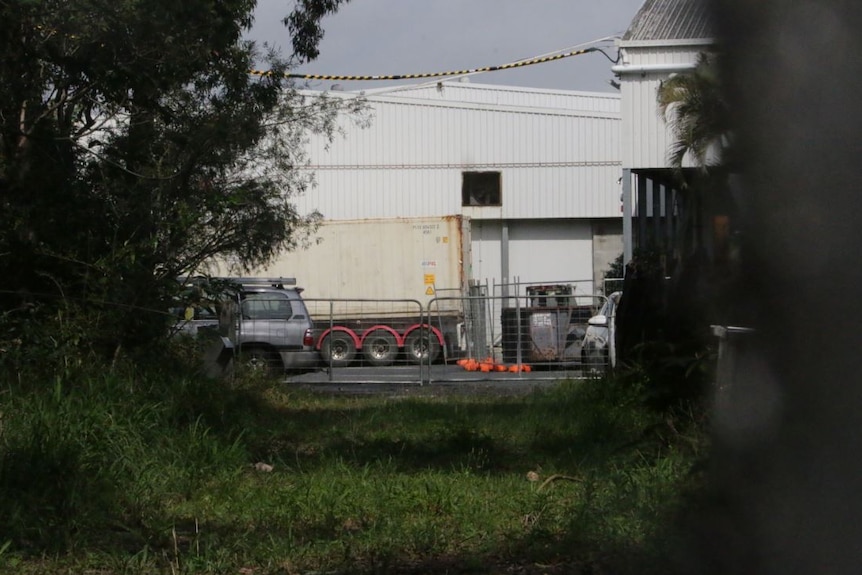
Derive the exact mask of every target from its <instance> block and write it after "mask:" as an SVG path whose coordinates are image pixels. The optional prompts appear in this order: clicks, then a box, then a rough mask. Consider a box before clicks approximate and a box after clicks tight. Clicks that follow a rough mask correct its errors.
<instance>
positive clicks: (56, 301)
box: [0, 0, 348, 351]
mask: <svg viewBox="0 0 862 575" xmlns="http://www.w3.org/2000/svg"><path fill="white" fill-rule="evenodd" d="M346 1H348V0H303V1H301V2H298V3H297V4H296V6H295V8H294V11H293V13H292V14H290V15H289V16H288V17H286V18H285V24H286V25H287V26H288V28H289V29H290V31H291V32H292V33H293V46H294V53H293V54H292V55H291V56H290V57H289V58H287V59H283V58H279V57H278V56H276V54H275V53H274V52H272V51H269V52H266V53H262V52H261V49H260V48H259V47H258V46H256V45H255V44H254V43H253V42H249V41H246V40H243V38H242V33H243V31H244V30H246V29H248V28H249V26H250V25H251V22H252V10H253V8H254V5H255V1H254V0H220V1H216V0H184V1H183V2H176V1H167V0H151V1H147V2H142V1H139V0H41V1H40V0H6V1H2V2H0V49H2V52H3V54H4V57H3V60H2V62H0V276H2V277H3V278H4V290H3V291H2V293H0V310H5V311H4V312H2V315H0V321H2V322H4V326H5V329H3V333H0V344H2V342H3V340H4V339H6V341H7V342H8V341H20V336H21V333H20V332H21V329H22V328H21V326H22V325H25V324H24V323H22V322H20V321H16V318H18V317H19V316H20V315H21V314H22V313H25V311H26V313H27V314H29V315H28V318H29V319H30V320H32V319H33V317H34V316H33V314H34V313H36V312H39V313H38V314H37V315H39V316H40V317H43V318H44V317H47V318H50V317H56V315H57V313H58V311H60V310H64V312H65V313H67V314H68V313H69V311H70V310H71V309H72V308H74V309H75V310H76V311H77V312H81V313H82V314H83V315H84V316H85V317H86V318H88V321H91V322H92V326H91V328H90V329H89V330H88V334H87V336H88V337H87V338H86V339H87V340H88V341H89V342H90V343H95V345H94V346H93V348H94V349H98V350H103V351H107V350H112V349H113V350H116V349H119V346H122V345H126V346H134V345H139V344H143V343H146V342H148V341H151V340H152V338H153V337H155V335H156V334H159V333H162V332H163V326H164V322H165V318H163V317H159V316H158V314H148V313H142V311H141V310H158V309H167V306H166V302H167V301H168V299H169V298H170V297H171V295H172V293H173V292H174V291H175V290H176V286H175V285H174V284H176V282H175V278H176V277H177V276H179V275H182V274H185V273H190V272H194V271H195V270H198V269H199V268H200V266H201V265H202V263H203V262H205V261H207V260H208V259H210V258H212V257H214V256H221V257H227V258H231V259H232V261H235V262H237V263H238V265H240V266H241V267H251V266H254V265H257V264H260V263H263V262H265V261H267V260H268V259H270V258H272V257H273V256H274V255H275V254H276V253H277V252H278V251H279V250H282V249H290V248H295V247H296V246H297V245H299V243H300V242H301V241H302V240H303V237H304V234H306V233H307V232H309V231H310V230H313V229H314V226H315V225H316V222H317V221H318V219H319V217H320V215H319V214H316V213H312V214H300V213H298V212H297V211H296V209H295V207H294V206H293V204H292V203H291V198H292V197H293V196H295V194H298V193H302V191H303V190H304V189H305V188H306V186H308V185H309V183H310V180H309V178H308V177H307V176H305V175H304V172H302V171H298V170H296V169H295V168H296V167H297V166H301V165H302V163H303V161H304V157H303V155H302V146H301V142H302V139H303V137H304V135H305V134H306V133H307V131H309V130H317V131H321V132H329V133H331V131H332V130H333V126H334V117H335V114H336V112H337V111H338V107H339V106H338V105H337V104H336V103H335V101H334V100H330V99H326V98H319V99H314V100H312V99H310V98H309V97H307V96H305V95H303V94H302V93H301V92H299V91H298V90H297V89H296V86H294V85H293V84H292V83H291V82H290V81H289V80H287V79H285V77H284V74H283V73H284V72H285V71H286V70H288V69H289V68H290V67H291V66H293V65H296V64H298V63H301V62H304V61H307V60H309V59H312V58H313V57H315V56H316V55H317V43H318V42H319V40H320V38H321V37H322V30H321V28H320V25H319V21H320V19H321V18H322V17H323V16H325V15H326V14H328V13H331V12H334V11H336V10H337V9H338V7H339V5H340V4H341V3H342V2H346ZM264 48H265V47H264ZM260 62H263V63H264V64H267V65H268V66H269V68H270V69H271V70H272V74H269V75H263V76H252V75H250V74H249V70H251V69H252V68H255V67H260V66H259V65H258V66H255V64H259V63H260ZM29 323H31V322H27V324H29ZM0 327H2V326H0ZM97 333H101V334H103V336H104V337H94V334H97ZM0 348H4V346H3V345H0ZM6 348H8V346H6Z"/></svg>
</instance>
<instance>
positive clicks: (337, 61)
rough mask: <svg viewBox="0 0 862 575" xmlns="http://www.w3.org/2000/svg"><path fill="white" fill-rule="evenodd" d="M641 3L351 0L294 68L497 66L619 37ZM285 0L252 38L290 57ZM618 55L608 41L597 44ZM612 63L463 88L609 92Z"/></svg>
mask: <svg viewBox="0 0 862 575" xmlns="http://www.w3.org/2000/svg"><path fill="white" fill-rule="evenodd" d="M642 3H643V0H591V1H586V0H351V1H350V2H349V3H348V4H346V5H343V6H342V7H341V8H340V10H339V11H338V13H337V14H335V15H334V16H330V17H327V18H326V19H325V20H324V21H323V27H324V30H325V35H324V38H323V42H322V43H321V45H320V57H319V58H318V59H317V60H315V61H314V62H311V63H310V64H307V65H305V66H303V67H302V68H300V69H298V70H296V71H297V72H301V73H306V74H325V75H363V76H364V75H393V74H414V73H426V72H446V71H450V70H462V69H472V68H479V67H485V66H498V65H502V64H507V63H510V62H515V61H517V60H521V59H524V58H531V57H535V56H543V55H547V54H548V53H551V52H555V51H558V50H567V51H568V50H569V49H577V48H575V47H577V46H579V45H581V44H585V43H588V42H591V41H594V40H597V39H599V38H603V37H606V36H614V35H619V34H622V33H623V32H624V31H625V29H626V28H627V27H628V24H629V22H631V20H632V18H633V17H634V15H635V13H636V12H637V10H638V8H640V6H641V4H642ZM292 5H293V2H291V1H290V0H258V7H257V11H256V13H255V25H254V28H253V30H252V32H251V35H250V36H251V38H253V39H255V40H257V41H259V42H261V43H262V42H269V43H270V44H271V45H275V46H278V47H281V48H282V49H283V50H284V51H285V52H289V50H290V37H289V35H288V32H287V29H286V28H285V27H284V26H283V25H282V23H281V20H282V18H283V17H284V16H285V14H287V12H289V10H290V9H291V7H292ZM603 45H604V46H605V47H607V48H608V49H607V50H606V51H607V52H608V54H609V55H610V56H612V57H616V49H615V48H614V47H613V43H612V42H605V43H604V44H603ZM611 65H612V64H611V62H609V61H608V60H607V59H606V58H605V57H604V56H602V55H601V54H598V53H589V54H585V55H582V56H573V57H570V58H564V59H561V60H557V61H554V62H549V63H544V64H536V65H532V66H525V67H522V68H517V69H514V70H505V71H500V72H487V73H483V74H479V75H475V76H472V77H471V78H470V81H472V82H476V83H483V84H502V85H510V86H527V87H536V88H558V89H566V90H589V91H603V92H609V91H613V90H614V89H613V88H612V87H611V86H610V85H609V83H608V81H609V80H611V79H612V78H613V74H612V73H611V70H610V67H611ZM334 83H338V84H341V85H342V86H343V87H344V88H345V89H347V90H359V89H370V88H382V87H385V86H390V85H393V84H395V83H396V82H391V81H390V82H386V81H374V82H345V81H338V82H333V81H314V82H311V84H310V87H311V88H315V89H329V88H330V87H331V86H332V85H333V84H334Z"/></svg>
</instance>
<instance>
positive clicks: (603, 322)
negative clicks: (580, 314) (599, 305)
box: [587, 315, 608, 327]
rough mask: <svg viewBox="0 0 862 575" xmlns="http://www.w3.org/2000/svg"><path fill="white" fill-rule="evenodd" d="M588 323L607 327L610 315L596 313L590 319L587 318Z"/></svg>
mask: <svg viewBox="0 0 862 575" xmlns="http://www.w3.org/2000/svg"><path fill="white" fill-rule="evenodd" d="M587 325H595V326H599V327H607V325H608V316H606V315H594V316H593V317H591V318H590V319H588V320H587Z"/></svg>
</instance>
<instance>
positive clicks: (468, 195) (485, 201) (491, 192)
mask: <svg viewBox="0 0 862 575" xmlns="http://www.w3.org/2000/svg"><path fill="white" fill-rule="evenodd" d="M462 175H463V179H462V182H461V205H462V206H500V205H502V204H503V201H502V193H501V191H500V187H501V186H500V180H501V178H500V172H464V173H463V174H462Z"/></svg>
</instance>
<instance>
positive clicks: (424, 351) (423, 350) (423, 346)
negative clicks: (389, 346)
mask: <svg viewBox="0 0 862 575" xmlns="http://www.w3.org/2000/svg"><path fill="white" fill-rule="evenodd" d="M430 348H431V345H430V342H429V341H428V338H427V337H420V338H417V339H416V340H415V341H414V342H413V346H412V347H411V351H412V353H413V356H414V357H416V358H417V359H425V358H426V357H428V353H429V350H430Z"/></svg>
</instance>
